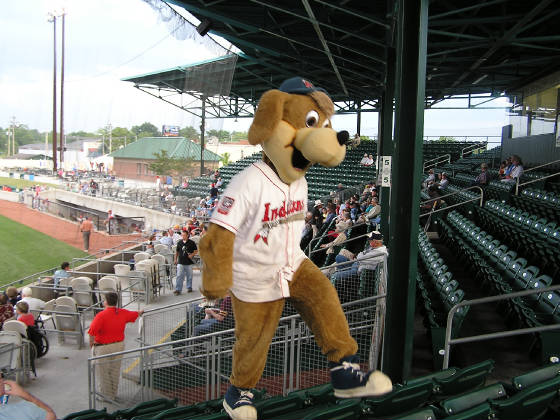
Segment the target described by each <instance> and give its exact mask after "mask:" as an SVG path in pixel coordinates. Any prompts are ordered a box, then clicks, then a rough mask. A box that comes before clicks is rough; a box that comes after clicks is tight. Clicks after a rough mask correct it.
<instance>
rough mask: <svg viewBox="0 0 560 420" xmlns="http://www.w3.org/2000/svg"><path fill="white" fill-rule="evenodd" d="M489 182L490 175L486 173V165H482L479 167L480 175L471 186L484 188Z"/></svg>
mask: <svg viewBox="0 0 560 420" xmlns="http://www.w3.org/2000/svg"><path fill="white" fill-rule="evenodd" d="M489 182H490V174H489V173H488V165H487V164H486V163H483V164H482V165H480V173H479V174H478V176H477V177H476V179H475V180H474V182H473V185H478V186H481V187H484V186H486V185H488V183H489Z"/></svg>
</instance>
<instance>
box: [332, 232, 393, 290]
mask: <svg viewBox="0 0 560 420" xmlns="http://www.w3.org/2000/svg"><path fill="white" fill-rule="evenodd" d="M368 242H369V247H368V248H366V249H365V250H364V251H362V252H360V253H359V254H358V255H357V256H356V261H355V262H354V263H353V264H352V265H351V266H349V267H348V266H346V268H343V269H341V270H337V271H336V273H335V274H334V279H333V280H335V281H339V280H344V279H348V278H350V277H352V276H355V275H358V274H360V273H361V272H362V270H364V269H367V270H375V269H376V268H377V265H378V264H379V263H380V262H382V261H383V259H385V258H386V257H387V255H389V251H388V250H387V247H386V246H385V245H383V235H382V234H381V233H380V232H378V231H373V232H371V233H370V234H369V235H368Z"/></svg>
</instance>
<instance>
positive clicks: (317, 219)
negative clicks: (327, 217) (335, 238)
mask: <svg viewBox="0 0 560 420" xmlns="http://www.w3.org/2000/svg"><path fill="white" fill-rule="evenodd" d="M322 208H323V202H322V201H321V200H315V205H314V206H313V219H312V220H311V227H312V228H313V237H315V236H317V233H318V232H319V230H321V228H322V227H323V212H322Z"/></svg>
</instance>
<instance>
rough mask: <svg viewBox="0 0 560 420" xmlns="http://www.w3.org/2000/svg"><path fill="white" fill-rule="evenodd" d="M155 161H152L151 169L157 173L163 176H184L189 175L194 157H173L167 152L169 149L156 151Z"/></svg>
mask: <svg viewBox="0 0 560 420" xmlns="http://www.w3.org/2000/svg"><path fill="white" fill-rule="evenodd" d="M154 156H155V158H156V159H155V161H154V162H152V163H150V170H151V171H153V172H154V173H155V174H156V175H163V176H167V175H170V176H183V175H187V173H188V171H189V169H190V168H191V167H192V165H193V160H192V159H190V158H189V159H178V158H172V157H170V156H169V155H168V154H167V150H162V151H161V152H155V153H154Z"/></svg>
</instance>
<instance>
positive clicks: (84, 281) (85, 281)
mask: <svg viewBox="0 0 560 420" xmlns="http://www.w3.org/2000/svg"><path fill="white" fill-rule="evenodd" d="M78 283H79V284H87V285H89V286H90V287H92V286H93V280H92V279H90V278H89V277H85V276H81V277H74V278H73V279H72V281H71V282H70V286H72V289H73V288H74V285H75V284H78Z"/></svg>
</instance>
